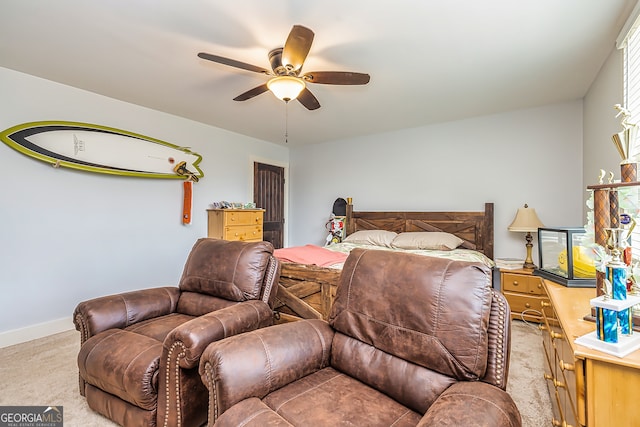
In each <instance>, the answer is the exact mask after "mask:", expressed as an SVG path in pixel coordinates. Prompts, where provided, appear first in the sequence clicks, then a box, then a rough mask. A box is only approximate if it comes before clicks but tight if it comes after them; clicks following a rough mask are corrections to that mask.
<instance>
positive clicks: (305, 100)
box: [296, 87, 320, 110]
mask: <svg viewBox="0 0 640 427" xmlns="http://www.w3.org/2000/svg"><path fill="white" fill-rule="evenodd" d="M296 99H297V100H298V101H299V102H300V104H302V105H304V106H305V108H306V109H307V110H317V109H318V108H320V103H319V102H318V99H317V98H316V97H315V96H314V95H313V94H312V93H311V91H310V90H309V89H307V88H306V87H305V88H304V89H303V90H302V92H300V95H298V98H296Z"/></svg>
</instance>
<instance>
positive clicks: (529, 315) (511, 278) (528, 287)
mask: <svg viewBox="0 0 640 427" xmlns="http://www.w3.org/2000/svg"><path fill="white" fill-rule="evenodd" d="M500 289H501V291H502V293H503V294H504V296H505V297H506V298H507V301H508V302H509V306H510V307H511V318H513V319H520V320H526V321H530V322H537V323H542V322H543V317H542V310H544V311H545V314H546V316H547V317H553V310H551V309H550V308H549V297H548V296H547V293H546V291H545V288H544V285H543V284H542V277H539V276H534V275H533V270H528V269H519V270H506V269H502V270H500ZM543 302H544V303H545V305H546V306H543Z"/></svg>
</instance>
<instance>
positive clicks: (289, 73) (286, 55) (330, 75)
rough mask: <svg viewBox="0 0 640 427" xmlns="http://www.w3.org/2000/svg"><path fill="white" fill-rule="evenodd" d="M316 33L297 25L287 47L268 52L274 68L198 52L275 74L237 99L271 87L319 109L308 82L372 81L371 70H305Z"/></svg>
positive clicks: (285, 97)
mask: <svg viewBox="0 0 640 427" xmlns="http://www.w3.org/2000/svg"><path fill="white" fill-rule="evenodd" d="M313 36H314V34H313V31H311V30H310V29H309V28H306V27H303V26H302V25H294V26H293V28H292V29H291V32H290V33H289V36H288V37H287V41H286V43H285V44H284V47H278V48H275V49H273V50H271V51H270V52H269V63H270V64H271V70H268V69H266V68H262V67H258V66H255V65H251V64H247V63H245V62H241V61H236V60H235V59H229V58H225V57H222V56H218V55H212V54H210V53H205V52H200V53H198V56H199V57H200V58H202V59H206V60H209V61H213V62H217V63H219V64H224V65H228V66H230V67H236V68H240V69H243V70H248V71H253V72H256V73H261V74H266V75H268V76H272V78H271V79H270V80H269V81H267V82H266V83H264V84H261V85H260V86H257V87H254V88H253V89H250V90H248V91H246V92H244V93H241V94H240V95H238V96H236V97H235V98H233V100H234V101H246V100H247V99H251V98H253V97H255V96H257V95H260V94H261V93H264V92H266V91H268V90H271V92H273V94H274V95H275V96H276V97H278V98H279V99H281V100H283V101H285V102H289V101H291V100H293V99H297V100H298V101H299V102H300V103H301V104H302V105H303V106H304V107H306V108H307V109H308V110H316V109H318V108H320V103H319V102H318V99H317V98H316V97H315V96H314V95H313V94H312V93H311V91H310V90H309V89H308V88H307V85H306V84H307V83H318V84H328V85H365V84H367V83H369V78H370V77H369V74H364V73H353V72H349V71H311V72H305V73H302V65H303V64H304V61H305V59H306V58H307V55H308V54H309V50H310V49H311V43H312V42H313Z"/></svg>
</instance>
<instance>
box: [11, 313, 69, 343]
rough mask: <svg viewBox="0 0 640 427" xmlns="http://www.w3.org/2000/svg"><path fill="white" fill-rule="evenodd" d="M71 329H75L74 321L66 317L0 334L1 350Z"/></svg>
mask: <svg viewBox="0 0 640 427" xmlns="http://www.w3.org/2000/svg"><path fill="white" fill-rule="evenodd" d="M70 329H75V327H74V326H73V319H72V318H71V317H64V318H62V319H57V320H52V321H50V322H44V323H38V324H35V325H31V326H26V327H24V328H19V329H13V330H11V331H6V332H0V348H2V347H8V346H10V345H14V344H20V343H23V342H27V341H31V340H35V339H38V338H42V337H46V336H47V335H53V334H57V333H60V332H65V331H68V330H70Z"/></svg>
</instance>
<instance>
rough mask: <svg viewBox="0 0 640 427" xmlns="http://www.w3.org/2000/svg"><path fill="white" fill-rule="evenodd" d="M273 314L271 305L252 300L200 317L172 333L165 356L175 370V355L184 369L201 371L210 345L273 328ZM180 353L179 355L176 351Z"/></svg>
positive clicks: (166, 344) (166, 340)
mask: <svg viewBox="0 0 640 427" xmlns="http://www.w3.org/2000/svg"><path fill="white" fill-rule="evenodd" d="M272 324H273V312H272V311H271V309H270V308H269V306H268V305H267V303H265V302H263V301H259V300H251V301H246V302H242V303H238V304H235V305H232V306H229V307H225V308H222V309H220V310H216V311H213V312H211V313H208V314H205V315H202V316H198V317H196V318H195V319H193V320H190V321H188V322H186V323H183V324H182V325H179V326H178V327H176V328H175V329H174V330H172V331H171V332H170V333H169V335H167V337H166V338H165V340H164V343H163V345H164V353H165V354H166V355H167V357H168V358H169V359H168V361H169V365H168V366H173V365H174V363H172V362H173V361H172V357H171V353H174V354H180V357H178V358H177V359H175V361H176V363H178V365H179V366H180V367H181V368H184V369H190V368H194V367H198V363H200V356H201V355H202V352H203V351H204V350H205V348H207V346H208V345H209V344H211V343H212V342H214V341H219V340H221V339H223V338H227V337H230V336H233V335H238V334H241V333H244V332H249V331H253V330H256V329H260V328H264V327H267V326H271V325H272ZM176 349H178V351H175V350H176Z"/></svg>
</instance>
